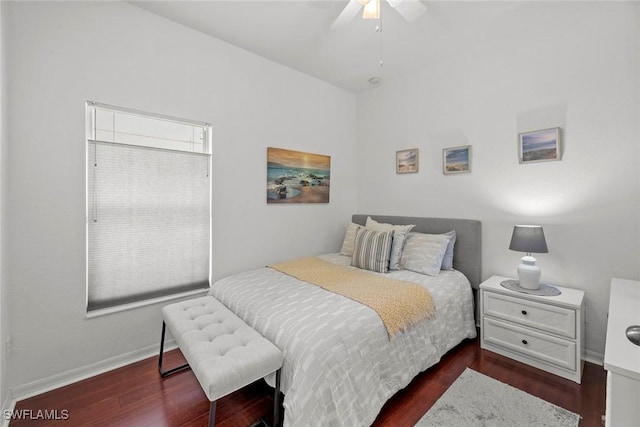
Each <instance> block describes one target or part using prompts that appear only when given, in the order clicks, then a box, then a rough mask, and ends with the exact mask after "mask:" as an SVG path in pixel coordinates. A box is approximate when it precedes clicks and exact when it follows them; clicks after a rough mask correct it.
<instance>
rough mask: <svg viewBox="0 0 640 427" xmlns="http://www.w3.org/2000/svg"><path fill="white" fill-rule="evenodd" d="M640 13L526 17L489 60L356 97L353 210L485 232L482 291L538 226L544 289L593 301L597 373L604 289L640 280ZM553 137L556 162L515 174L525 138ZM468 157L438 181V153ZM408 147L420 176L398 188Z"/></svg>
mask: <svg viewBox="0 0 640 427" xmlns="http://www.w3.org/2000/svg"><path fill="white" fill-rule="evenodd" d="M639 8H640V5H639V4H638V3H635V4H632V3H610V2H606V3H602V2H563V3H560V2H557V3H554V2H535V3H533V4H527V3H522V4H521V5H520V6H518V7H517V8H516V9H515V10H514V13H515V15H514V16H511V17H510V18H509V19H505V20H496V21H495V22H491V23H488V25H487V27H486V31H485V33H482V34H477V35H476V36H477V37H478V38H484V39H485V40H486V41H487V42H486V43H484V44H481V45H480V46H482V47H480V48H477V49H475V50H472V51H469V52H465V53H463V54H459V55H456V56H454V57H451V58H449V59H448V60H446V61H442V62H440V63H438V64H435V65H433V66H431V67H429V68H426V69H422V70H420V71H417V72H413V73H411V74H408V75H406V76H403V78H399V79H397V80H391V81H385V82H384V83H383V86H381V87H379V88H377V89H372V90H370V91H367V92H365V93H362V94H361V95H360V96H359V97H358V123H359V135H358V141H359V150H358V157H359V159H360V162H361V164H366V165H367V168H366V169H365V168H360V171H359V175H358V184H359V185H358V210H359V211H360V212H363V213H371V212H374V213H387V214H406V215H420V216H435V217H439V216H442V217H458V218H476V219H479V220H481V221H482V223H483V276H484V277H485V278H486V277H489V276H491V275H493V274H502V275H507V276H513V275H515V274H516V272H515V269H516V266H517V264H518V263H519V258H520V257H521V256H522V255H523V254H520V253H516V252H512V251H509V250H508V246H509V241H510V237H511V232H512V229H513V225H514V224H519V223H536V224H541V225H543V226H544V230H545V234H546V237H547V243H548V247H549V253H548V254H540V255H539V256H537V258H538V261H539V265H540V266H541V269H542V281H543V282H551V283H556V284H559V285H565V286H568V287H576V288H580V289H584V290H585V291H586V301H587V322H588V323H587V326H586V331H587V335H586V345H587V350H588V355H589V357H590V358H592V359H599V358H601V357H602V354H603V352H604V344H605V332H606V313H607V309H608V301H609V282H610V279H611V278H612V277H614V276H616V277H624V278H630V279H638V278H640V270H639V269H640V263H639V262H638V261H639V257H640V235H639V231H638V229H639V222H640V180H639V176H638V170H639V169H640V168H639V167H638V159H639V158H640V143H639V142H640V120H638V118H639V117H640V65H639V63H640V59H639V55H640V20H639V19H638V18H639V13H638V11H639ZM433 42H436V43H437V42H438V41H437V40H436V41H433ZM386 48H387V49H391V48H392V47H390V46H387V47H386ZM556 126H560V127H562V129H563V131H564V143H565V144H564V145H565V150H564V157H563V159H562V161H559V162H545V163H536V164H527V165H520V164H519V163H518V158H517V155H518V150H517V134H518V132H522V131H526V130H532V129H540V128H547V127H556ZM466 144H471V145H472V146H473V148H472V150H473V151H472V152H473V155H472V172H471V173H470V174H460V175H447V176H445V175H443V174H442V148H445V147H451V146H456V145H466ZM414 147H418V148H419V149H420V171H419V173H417V174H411V175H396V174H395V169H394V160H395V151H396V150H400V149H405V148H414Z"/></svg>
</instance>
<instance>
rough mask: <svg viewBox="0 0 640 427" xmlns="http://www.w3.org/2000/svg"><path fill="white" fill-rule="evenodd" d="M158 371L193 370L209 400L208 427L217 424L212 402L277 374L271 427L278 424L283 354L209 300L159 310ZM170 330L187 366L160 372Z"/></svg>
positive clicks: (213, 299)
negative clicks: (160, 327)
mask: <svg viewBox="0 0 640 427" xmlns="http://www.w3.org/2000/svg"><path fill="white" fill-rule="evenodd" d="M162 318H163V322H162V337H161V340H160V355H159V357H158V370H159V371H160V375H161V376H162V377H163V378H164V377H166V376H168V375H171V374H173V373H176V372H179V371H182V370H184V369H187V368H189V367H190V368H191V369H192V370H193V373H194V374H195V376H196V378H197V379H198V382H199V383H200V386H202V389H203V390H204V392H205V394H206V395H207V398H209V401H210V402H211V404H210V411H209V426H213V425H214V424H215V418H216V400H218V399H219V398H221V397H224V396H226V395H228V394H229V393H231V392H234V391H236V390H238V389H240V388H242V387H244V386H246V385H249V384H251V383H252V382H254V381H256V380H258V379H260V378H263V377H265V376H266V375H269V374H271V373H272V372H276V384H275V395H274V399H273V405H274V414H273V424H274V426H278V425H279V422H280V416H279V414H280V368H281V366H282V360H283V357H282V352H281V351H280V350H279V349H278V348H277V347H276V346H275V345H273V344H272V343H271V342H269V341H268V340H267V339H266V338H264V337H263V336H262V335H260V334H259V333H258V332H256V331H255V330H254V329H253V328H251V327H250V326H249V325H247V324H246V323H245V322H244V321H242V319H240V318H239V317H238V316H236V315H235V314H233V313H232V312H231V311H230V310H229V309H227V308H226V307H225V306H224V305H223V304H222V303H220V302H219V301H218V300H216V299H215V298H214V297H212V296H205V297H201V298H196V299H192V300H189V301H183V302H178V303H175V304H170V305H167V306H165V307H163V308H162ZM167 327H168V328H169V331H170V332H171V335H172V336H173V338H174V339H175V341H176V343H177V344H178V347H179V348H180V351H182V354H183V355H184V357H185V359H186V360H187V364H185V365H182V366H178V367H176V368H173V369H169V370H166V371H165V370H163V368H162V356H163V354H164V337H165V331H166V328H167Z"/></svg>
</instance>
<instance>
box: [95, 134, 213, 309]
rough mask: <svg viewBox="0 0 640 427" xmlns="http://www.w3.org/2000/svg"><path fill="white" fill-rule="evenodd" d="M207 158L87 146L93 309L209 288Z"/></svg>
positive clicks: (104, 145) (113, 145) (129, 147)
mask: <svg viewBox="0 0 640 427" xmlns="http://www.w3.org/2000/svg"><path fill="white" fill-rule="evenodd" d="M209 160H210V159H209V154H207V153H194V152H186V151H177V150H168V149H163V148H152V147H148V146H138V145H132V144H119V143H113V142H103V141H96V140H88V141H87V238H88V247H87V310H88V311H95V310H101V309H106V308H110V307H114V306H120V305H123V304H129V303H136V302H139V301H143V300H147V299H152V298H158V297H163V296H167V295H171V294H176V293H181V292H186V291H192V290H197V289H206V288H208V287H209V257H210V178H209V165H210V162H209Z"/></svg>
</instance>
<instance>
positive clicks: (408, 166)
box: [396, 148, 418, 173]
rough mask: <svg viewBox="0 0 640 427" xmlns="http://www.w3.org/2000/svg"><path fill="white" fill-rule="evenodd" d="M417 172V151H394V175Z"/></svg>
mask: <svg viewBox="0 0 640 427" xmlns="http://www.w3.org/2000/svg"><path fill="white" fill-rule="evenodd" d="M414 172H418V149H417V148H411V149H409V150H400V151H396V173H414Z"/></svg>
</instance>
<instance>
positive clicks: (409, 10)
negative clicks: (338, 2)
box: [331, 0, 427, 28]
mask: <svg viewBox="0 0 640 427" xmlns="http://www.w3.org/2000/svg"><path fill="white" fill-rule="evenodd" d="M380 1H381V0H349V3H347V5H346V6H345V7H344V9H343V10H342V12H340V15H338V17H337V18H336V20H335V21H334V22H333V25H331V28H338V27H341V26H343V25H345V24H347V23H348V22H350V21H351V20H352V19H353V18H354V17H355V16H356V15H357V14H358V12H359V11H360V9H362V18H363V19H380ZM386 1H387V3H389V5H390V6H391V7H392V8H393V9H395V10H396V12H398V13H399V14H400V15H402V17H403V18H404V19H406V20H407V21H413V20H415V19H417V18H418V17H419V16H420V15H422V14H423V13H424V12H425V11H426V10H427V9H426V8H425V7H424V5H423V4H422V3H421V2H420V0H386Z"/></svg>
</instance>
